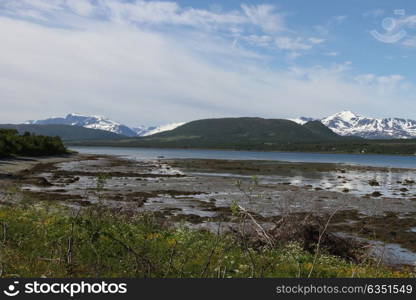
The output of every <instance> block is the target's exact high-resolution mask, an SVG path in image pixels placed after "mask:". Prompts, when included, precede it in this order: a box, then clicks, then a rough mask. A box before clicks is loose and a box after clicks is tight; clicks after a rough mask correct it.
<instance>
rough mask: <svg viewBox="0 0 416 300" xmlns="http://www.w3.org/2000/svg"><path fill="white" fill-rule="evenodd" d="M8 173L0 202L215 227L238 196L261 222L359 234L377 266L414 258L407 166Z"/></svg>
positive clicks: (211, 165)
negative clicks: (297, 219) (310, 224)
mask: <svg viewBox="0 0 416 300" xmlns="http://www.w3.org/2000/svg"><path fill="white" fill-rule="evenodd" d="M15 164H16V165H20V164H19V162H17V163H15ZM5 165H9V164H5ZM2 167H3V166H0V168H2ZM8 172H9V173H8V176H5V175H4V176H2V178H1V179H0V184H1V186H0V189H1V191H0V201H1V202H2V203H3V204H5V203H9V204H10V203H13V202H16V201H21V200H22V199H25V198H29V199H35V200H36V201H49V202H53V203H60V204H62V205H64V206H67V207H69V208H70V209H73V210H79V209H82V208H84V207H89V206H92V205H95V204H98V203H99V204H102V205H105V206H108V207H111V208H114V209H117V210H120V211H124V212H129V213H134V212H143V211H151V212H153V213H154V214H155V215H157V216H158V217H159V218H161V219H163V220H164V222H166V223H169V224H173V225H175V224H185V225H186V226H189V227H191V228H198V229H206V230H210V231H214V232H215V231H217V230H222V231H227V230H232V228H233V227H235V226H237V224H235V223H234V218H233V212H232V209H231V207H232V206H233V204H236V203H237V204H238V205H239V206H241V207H243V208H244V209H246V210H247V211H249V212H250V214H251V215H252V216H254V218H255V219H256V220H257V221H258V222H259V223H260V224H261V225H262V226H264V228H266V229H270V228H273V226H274V224H276V223H278V222H279V221H280V220H281V219H282V218H283V217H285V216H287V215H298V216H306V215H309V214H310V215H319V216H322V217H323V218H327V219H328V221H330V222H328V223H329V227H328V231H330V232H333V233H335V234H338V235H340V236H342V235H348V236H353V237H354V238H356V239H359V240H361V241H366V242H367V243H368V245H371V248H372V250H371V252H372V255H374V256H380V260H382V261H383V262H384V263H385V264H389V265H394V266H398V265H414V264H415V262H416V254H415V252H416V233H415V228H416V218H415V217H416V183H415V181H414V180H415V176H414V175H415V174H414V170H412V169H399V168H394V169H393V168H378V167H365V166H350V165H344V164H332V163H291V162H279V161H249V160H244V161H243V160H241V161H237V160H219V159H163V158H160V159H156V160H137V159H136V160H133V159H126V158H123V157H117V156H110V155H87V154H83V155H73V156H72V157H71V158H63V159H55V160H40V161H37V162H36V163H33V164H30V165H25V166H24V167H22V166H21V165H20V167H16V168H15V169H13V170H12V169H10V166H9V169H8ZM1 173H5V172H4V170H2V172H1ZM10 186H18V187H19V188H18V189H19V197H16V196H15V195H13V196H11V194H10V192H7V191H8V190H7V188H9V187H10Z"/></svg>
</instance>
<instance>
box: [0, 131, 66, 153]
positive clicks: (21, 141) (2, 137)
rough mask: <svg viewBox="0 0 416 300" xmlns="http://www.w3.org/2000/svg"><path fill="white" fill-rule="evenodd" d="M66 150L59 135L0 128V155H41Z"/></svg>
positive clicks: (64, 151)
mask: <svg viewBox="0 0 416 300" xmlns="http://www.w3.org/2000/svg"><path fill="white" fill-rule="evenodd" d="M66 152H67V150H66V148H65V146H64V145H63V143H62V141H61V139H60V138H59V137H57V136H56V137H51V136H42V135H35V134H31V133H29V132H25V133H24V134H23V135H19V134H18V131H17V130H15V129H0V157H7V156H12V155H29V156H42V155H54V154H63V153H66Z"/></svg>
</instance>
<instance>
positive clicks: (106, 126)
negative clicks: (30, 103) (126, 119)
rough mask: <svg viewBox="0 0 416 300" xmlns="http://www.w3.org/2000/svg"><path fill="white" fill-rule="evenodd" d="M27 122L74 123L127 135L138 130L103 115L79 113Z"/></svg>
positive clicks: (28, 122)
mask: <svg viewBox="0 0 416 300" xmlns="http://www.w3.org/2000/svg"><path fill="white" fill-rule="evenodd" d="M26 124H62V125H72V126H81V127H86V128H92V129H101V130H106V131H111V132H114V133H118V134H122V135H125V136H137V134H136V132H135V131H134V130H132V129H131V128H129V127H128V126H126V125H123V124H120V123H118V122H115V121H112V120H110V119H108V118H105V117H102V116H84V115H79V114H68V115H67V116H66V117H64V118H61V117H53V118H49V119H45V120H35V121H34V120H31V121H27V122H26Z"/></svg>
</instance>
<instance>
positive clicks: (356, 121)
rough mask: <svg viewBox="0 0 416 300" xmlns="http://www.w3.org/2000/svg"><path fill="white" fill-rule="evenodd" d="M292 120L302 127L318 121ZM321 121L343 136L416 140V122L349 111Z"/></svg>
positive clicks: (304, 118)
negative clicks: (371, 116)
mask: <svg viewBox="0 0 416 300" xmlns="http://www.w3.org/2000/svg"><path fill="white" fill-rule="evenodd" d="M290 120H292V121H294V122H296V123H298V124H301V125H302V124H305V123H307V122H310V121H313V120H318V119H315V118H310V117H300V118H296V119H290ZM319 121H321V122H322V124H324V125H325V126H327V127H328V128H329V129H331V130H332V131H333V132H335V133H337V134H339V135H342V136H359V137H362V138H366V139H412V138H416V120H409V119H401V118H382V119H377V118H369V117H364V116H360V115H358V114H355V113H353V112H351V111H348V110H347V111H342V112H339V113H336V114H334V115H331V116H329V117H326V118H323V119H320V120H319Z"/></svg>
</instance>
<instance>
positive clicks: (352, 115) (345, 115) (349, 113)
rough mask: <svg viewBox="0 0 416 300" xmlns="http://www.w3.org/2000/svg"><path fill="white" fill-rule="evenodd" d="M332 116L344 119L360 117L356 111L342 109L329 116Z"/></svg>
mask: <svg viewBox="0 0 416 300" xmlns="http://www.w3.org/2000/svg"><path fill="white" fill-rule="evenodd" d="M330 117H332V118H335V117H338V118H342V119H344V120H351V119H355V118H358V117H360V116H359V115H357V114H356V113H354V112H352V111H350V110H343V111H340V112H339V113H336V114H334V115H332V116H330Z"/></svg>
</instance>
